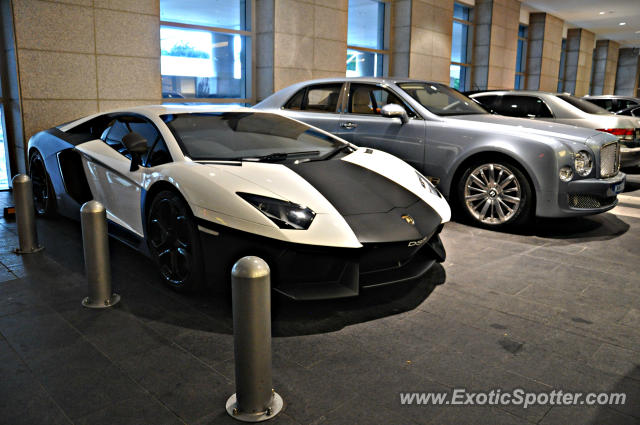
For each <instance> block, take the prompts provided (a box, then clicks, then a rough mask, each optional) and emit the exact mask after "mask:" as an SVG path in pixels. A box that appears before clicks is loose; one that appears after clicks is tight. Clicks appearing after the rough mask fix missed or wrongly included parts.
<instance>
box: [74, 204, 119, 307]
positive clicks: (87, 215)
mask: <svg viewBox="0 0 640 425" xmlns="http://www.w3.org/2000/svg"><path fill="white" fill-rule="evenodd" d="M80 217H81V220H82V246H83V248H84V264H85V268H86V270H87V281H88V283H89V296H88V297H86V298H85V299H83V300H82V305H83V306H85V307H89V308H107V307H111V306H113V305H115V304H117V303H118V301H120V295H118V294H116V293H112V292H111V270H110V267H111V265H110V262H109V236H108V235H107V211H106V210H105V208H104V206H103V205H102V204H101V203H100V202H98V201H89V202H86V203H85V204H84V205H83V206H82V208H80Z"/></svg>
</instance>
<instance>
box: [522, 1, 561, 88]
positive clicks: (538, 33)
mask: <svg viewBox="0 0 640 425" xmlns="http://www.w3.org/2000/svg"><path fill="white" fill-rule="evenodd" d="M563 25H564V22H563V21H562V20H561V19H559V18H556V17H555V16H553V15H549V14H548V13H538V12H537V13H532V14H531V15H529V44H528V47H527V82H526V88H527V90H545V91H551V92H555V91H556V90H557V89H558V72H559V69H560V57H561V55H562V27H563Z"/></svg>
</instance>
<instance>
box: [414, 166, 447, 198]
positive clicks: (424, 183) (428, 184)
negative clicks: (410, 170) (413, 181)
mask: <svg viewBox="0 0 640 425" xmlns="http://www.w3.org/2000/svg"><path fill="white" fill-rule="evenodd" d="M416 174H417V175H418V180H419V181H420V184H421V185H422V187H424V188H425V189H428V190H429V192H431V193H432V194H434V195H436V196H439V197H442V195H441V194H440V192H438V189H436V187H435V186H434V185H433V183H431V182H430V181H429V179H428V178H426V177H425V176H423V175H422V174H420V173H419V172H417V171H416Z"/></svg>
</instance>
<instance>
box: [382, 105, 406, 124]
mask: <svg viewBox="0 0 640 425" xmlns="http://www.w3.org/2000/svg"><path fill="white" fill-rule="evenodd" d="M380 114H381V115H382V116H383V117H387V118H400V121H402V124H406V123H408V122H409V116H408V115H407V111H405V110H404V108H403V107H402V106H400V105H398V104H396V103H388V104H386V105H384V106H383V107H382V109H381V110H380Z"/></svg>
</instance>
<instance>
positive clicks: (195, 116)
mask: <svg viewBox="0 0 640 425" xmlns="http://www.w3.org/2000/svg"><path fill="white" fill-rule="evenodd" d="M162 119H163V120H164V122H165V123H166V124H167V126H168V127H169V129H170V130H171V131H172V133H173V135H174V136H175V138H176V140H177V141H178V144H179V145H180V147H181V149H182V150H183V151H184V154H185V155H186V156H188V157H190V158H191V159H194V160H243V161H265V162H275V161H284V160H287V159H296V160H303V159H305V158H306V159H319V158H322V157H324V156H327V155H331V154H332V152H334V151H335V150H336V149H337V148H340V147H344V146H346V144H345V143H344V142H343V141H341V140H340V139H338V138H336V137H333V136H330V135H328V134H325V133H322V132H320V131H318V130H316V129H314V128H311V127H309V126H308V125H305V124H302V123H299V122H297V121H293V120H291V119H288V118H285V117H283V116H280V115H276V114H269V113H263V112H244V111H242V112H206V113H180V114H171V115H163V116H162Z"/></svg>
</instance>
